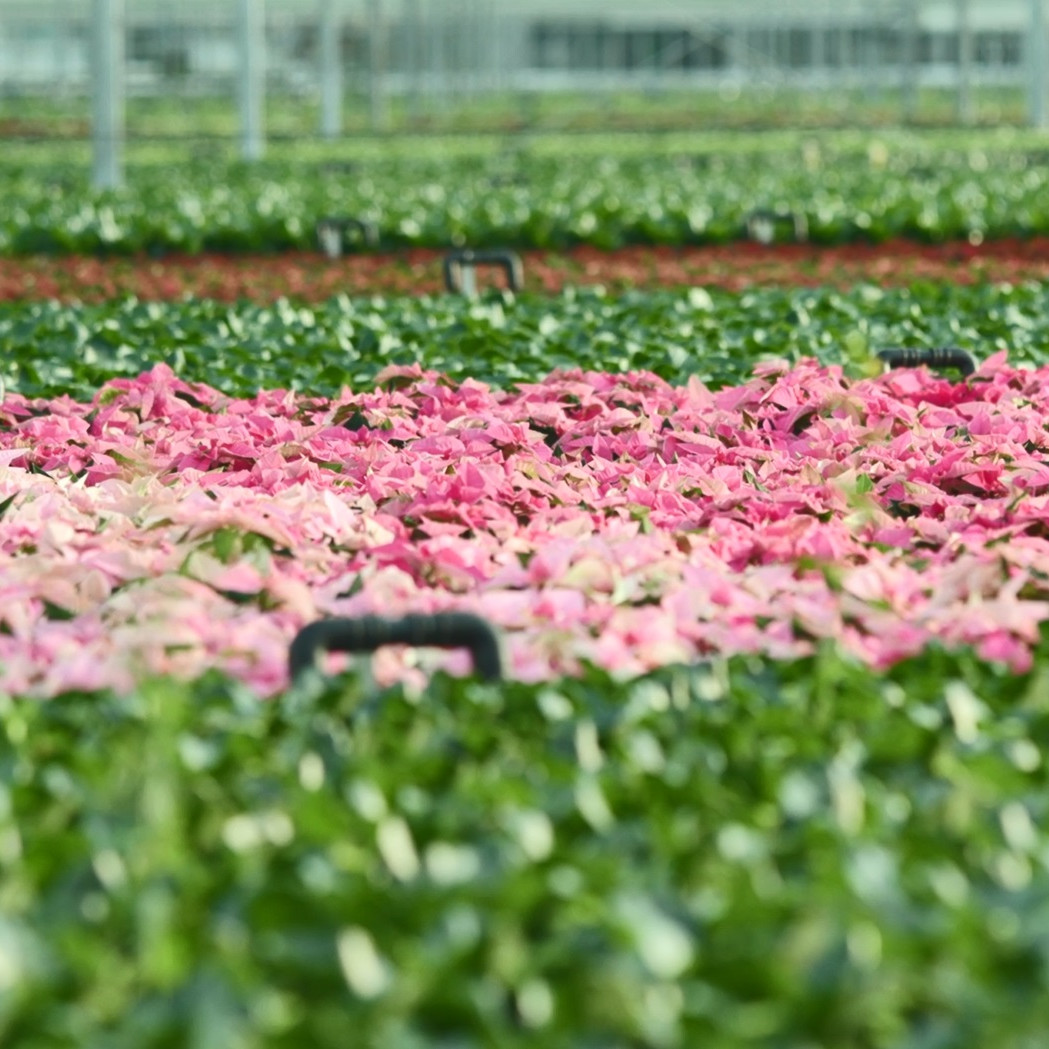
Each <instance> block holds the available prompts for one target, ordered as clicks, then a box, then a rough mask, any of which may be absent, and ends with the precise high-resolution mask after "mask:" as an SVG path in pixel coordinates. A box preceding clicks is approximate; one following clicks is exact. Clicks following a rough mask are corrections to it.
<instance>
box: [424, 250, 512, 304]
mask: <svg viewBox="0 0 1049 1049" xmlns="http://www.w3.org/2000/svg"><path fill="white" fill-rule="evenodd" d="M478 266H498V267H499V269H501V270H502V271H503V272H504V273H505V274H506V284H507V287H509V289H510V290H511V291H520V290H521V288H522V287H523V286H524V266H523V265H522V263H521V256H520V255H518V254H517V252H516V251H472V250H470V249H469V248H464V249H463V250H462V251H450V252H449V253H448V254H447V255H445V257H444V286H445V288H447V290H448V291H451V292H458V293H462V291H463V270H465V269H477V267H478Z"/></svg>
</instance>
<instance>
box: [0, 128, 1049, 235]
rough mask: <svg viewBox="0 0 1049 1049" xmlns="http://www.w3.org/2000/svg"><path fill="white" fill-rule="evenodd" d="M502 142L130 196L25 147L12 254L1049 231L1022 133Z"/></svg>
mask: <svg viewBox="0 0 1049 1049" xmlns="http://www.w3.org/2000/svg"><path fill="white" fill-rule="evenodd" d="M498 142H499V140H494V146H493V144H492V143H490V144H489V145H488V147H487V148H485V149H482V150H478V148H477V147H476V146H469V145H467V144H464V143H463V142H461V141H460V142H458V143H457V142H455V141H445V142H444V143H443V144H442V143H441V142H440V141H438V142H435V143H420V142H418V141H414V140H412V139H410V138H405V139H403V140H396V141H395V142H394V143H392V144H390V145H389V146H388V147H386V148H385V151H384V152H382V153H377V152H376V148H375V145H374V144H371V145H362V146H359V147H358V146H356V145H354V144H350V145H347V146H346V147H344V148H343V149H341V150H340V151H339V152H338V153H337V154H336V153H334V152H333V151H332V150H331V148H330V147H329V148H328V149H327V151H321V150H317V149H315V150H312V151H311V150H310V149H309V148H304V149H302V150H299V151H297V152H296V153H294V154H291V153H289V151H287V150H284V151H280V150H278V151H276V153H277V155H276V156H275V157H274V159H272V160H267V161H266V162H264V163H260V164H258V165H257V166H255V167H248V166H245V165H242V164H238V163H236V162H230V161H222V160H213V159H207V160H205V159H200V158H198V159H196V160H190V159H184V158H179V159H178V160H176V161H175V162H171V160H170V157H171V154H170V148H169V149H168V152H167V153H166V154H165V155H166V156H168V158H169V162H168V163H165V164H160V163H157V162H156V159H157V158H154V161H153V162H152V163H149V162H146V161H145V160H144V161H143V162H140V163H139V164H138V165H137V166H135V165H133V166H132V167H131V168H130V170H129V179H128V188H127V189H126V190H122V191H120V192H116V193H98V192H93V191H91V190H90V189H89V188H88V185H87V170H88V169H87V165H86V164H83V163H78V164H73V163H70V162H69V161H68V160H63V161H62V162H60V163H59V164H57V165H51V166H48V167H46V168H43V167H42V166H41V165H40V164H39V163H38V162H35V161H32V160H30V159H27V158H26V159H21V160H20V154H19V153H18V152H17V151H12V153H11V154H10V155H9V156H8V157H7V158H5V160H4V162H3V163H2V164H0V185H2V186H3V190H4V203H5V207H4V211H3V214H2V215H0V253H5V254H27V253H33V252H51V253H55V252H108V253H113V252H119V253H127V252H136V251H189V252H199V251H205V250H207V251H283V250H287V249H291V248H313V247H315V245H316V241H315V233H314V226H315V224H316V222H317V220H318V219H320V218H322V217H324V216H326V215H332V214H334V215H351V216H358V217H362V218H367V219H369V220H371V221H374V222H375V223H377V225H378V227H379V230H380V235H381V243H382V245H384V246H385V247H387V248H392V247H401V246H412V245H426V246H431V247H438V248H440V247H447V246H449V245H452V244H457V243H469V244H471V245H475V246H486V245H506V246H519V247H537V248H556V247H563V246H567V245H572V244H580V243H585V244H593V245H596V246H598V247H601V248H612V247H616V246H619V245H622V244H628V243H644V244H696V243H724V242H727V241H732V240H736V239H738V238H739V237H741V236H742V235H743V232H744V225H745V219H746V216H747V215H748V213H749V212H750V211H751V210H752V209H766V208H773V209H787V210H790V211H793V212H797V213H800V214H803V215H804V216H805V217H806V219H807V223H808V229H809V235H810V237H811V239H812V240H813V241H815V242H817V243H840V242H843V241H850V240H857V239H859V240H884V239H886V238H888V237H892V236H905V237H913V238H917V239H921V240H944V239H950V238H957V237H966V236H971V237H973V238H977V239H978V238H982V237H1000V236H1013V235H1030V234H1034V233H1045V232H1047V231H1049V203H1047V201H1049V195H1047V193H1046V181H1047V179H1049V169H1047V168H1046V165H1045V152H1044V145H1043V144H1040V143H1039V142H1038V140H1037V139H1030V138H1028V137H1026V136H1023V135H1020V134H1012V135H1005V136H1002V135H997V136H996V135H994V134H991V133H984V134H983V135H975V134H972V135H964V136H963V135H955V136H930V137H921V136H902V135H892V134H889V135H886V136H884V137H881V138H871V137H869V136H868V137H867V138H861V137H859V136H856V135H824V136H819V137H813V136H809V137H802V136H799V135H794V136H789V135H779V134H777V135H774V136H771V137H768V138H762V137H759V136H750V137H744V138H742V139H741V140H739V141H736V142H734V143H732V144H731V145H730V147H729V148H728V149H726V148H725V136H720V137H711V136H707V137H704V136H674V137H672V138H670V139H668V140H658V139H657V140H653V139H650V138H644V137H627V138H626V139H625V140H623V141H617V140H613V139H609V138H608V137H607V136H605V137H600V138H597V139H589V140H578V139H573V138H571V137H568V138H565V137H560V138H558V137H538V138H536V139H535V140H534V141H533V140H508V141H507V143H506V145H505V148H503V149H499V148H497V147H498ZM211 154H212V155H214V151H211ZM149 155H150V154H148V153H147V154H145V156H146V157H148V156H149ZM780 235H781V236H783V235H785V234H783V233H782V232H781V234H780Z"/></svg>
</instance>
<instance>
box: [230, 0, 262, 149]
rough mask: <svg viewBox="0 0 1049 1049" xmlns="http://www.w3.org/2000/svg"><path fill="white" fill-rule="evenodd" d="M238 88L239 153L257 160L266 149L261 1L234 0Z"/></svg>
mask: <svg viewBox="0 0 1049 1049" xmlns="http://www.w3.org/2000/svg"><path fill="white" fill-rule="evenodd" d="M237 57H238V67H237V73H238V76H237V86H238V101H239V103H240V136H241V139H240V140H241V154H242V155H243V157H244V159H245V160H259V159H260V158H261V157H262V154H263V150H264V148H265V132H264V131H263V101H264V99H265V94H266V27H265V10H264V7H263V0H237Z"/></svg>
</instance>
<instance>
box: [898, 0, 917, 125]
mask: <svg viewBox="0 0 1049 1049" xmlns="http://www.w3.org/2000/svg"><path fill="white" fill-rule="evenodd" d="M902 25H903V34H902V35H903V40H902V43H903V63H902V73H903V78H902V84H901V88H902V92H901V93H902V95H903V119H904V122H905V123H908V124H909V123H912V122H913V120H914V118H915V117H916V116H917V115H918V37H919V35H920V34H921V21H920V18H919V11H918V3H917V0H903V11H902Z"/></svg>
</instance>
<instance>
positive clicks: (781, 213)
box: [746, 208, 809, 244]
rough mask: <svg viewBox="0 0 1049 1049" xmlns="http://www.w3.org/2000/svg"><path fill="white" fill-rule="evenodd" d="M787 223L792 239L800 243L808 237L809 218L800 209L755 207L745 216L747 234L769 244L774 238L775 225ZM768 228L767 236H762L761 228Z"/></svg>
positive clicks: (761, 242)
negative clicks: (768, 233)
mask: <svg viewBox="0 0 1049 1049" xmlns="http://www.w3.org/2000/svg"><path fill="white" fill-rule="evenodd" d="M783 225H789V226H790V229H791V231H792V233H793V235H794V239H795V240H796V241H797V242H798V243H799V244H802V243H804V242H805V241H807V240H808V239H809V220H808V219H807V218H806V217H805V215H804V214H803V213H802V212H800V211H786V210H783V209H780V208H756V209H755V210H754V211H752V212H750V214H749V215H747V218H746V231H747V236H748V237H749V238H750V239H751V240H756V241H758V242H759V243H760V244H771V243H772V242H773V240H775V234H776V227H777V226H783ZM763 227H765V228H767V229H768V230H769V232H770V235H769V236H763V234H762V228H763Z"/></svg>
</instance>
